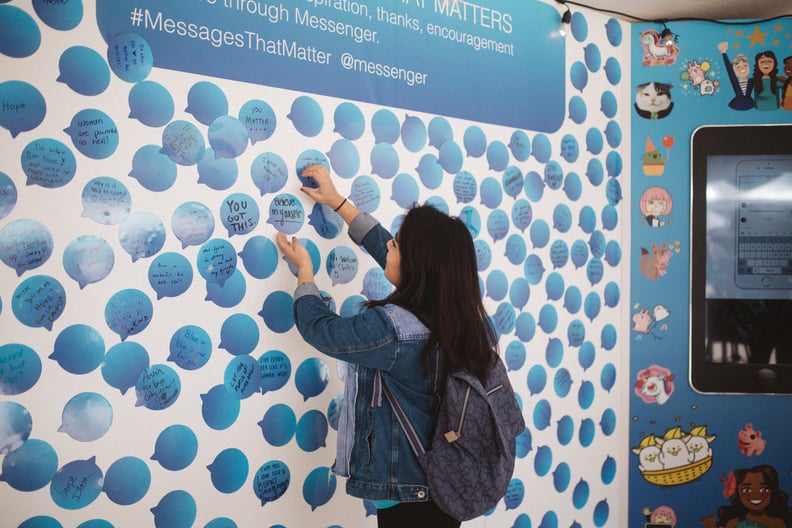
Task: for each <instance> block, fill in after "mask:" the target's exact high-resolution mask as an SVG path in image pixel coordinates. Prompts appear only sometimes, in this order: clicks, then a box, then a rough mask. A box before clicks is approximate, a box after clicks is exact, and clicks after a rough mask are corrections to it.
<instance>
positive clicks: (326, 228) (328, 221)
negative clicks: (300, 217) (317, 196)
mask: <svg viewBox="0 0 792 528" xmlns="http://www.w3.org/2000/svg"><path fill="white" fill-rule="evenodd" d="M308 225H310V226H313V228H314V229H315V230H316V233H317V234H318V235H319V236H321V237H322V238H325V239H328V240H330V239H333V238H336V237H337V236H338V235H340V234H341V232H342V230H343V228H344V219H343V218H341V215H339V214H337V213H335V212H334V211H333V209H332V208H331V207H330V206H327V205H322V204H320V203H319V202H316V203H314V205H313V207H312V208H311V214H309V215H308Z"/></svg>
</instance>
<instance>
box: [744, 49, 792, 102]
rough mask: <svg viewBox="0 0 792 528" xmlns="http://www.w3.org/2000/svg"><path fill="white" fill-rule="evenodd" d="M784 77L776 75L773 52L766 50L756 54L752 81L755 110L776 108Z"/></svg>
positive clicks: (776, 63)
mask: <svg viewBox="0 0 792 528" xmlns="http://www.w3.org/2000/svg"><path fill="white" fill-rule="evenodd" d="M785 79H786V77H783V76H782V77H779V76H778V61H777V59H776V56H775V53H773V52H772V51H770V50H766V51H762V52H760V53H757V54H756V57H755V59H754V71H753V81H752V82H753V94H754V104H755V105H756V109H757V110H778V108H779V105H780V100H781V90H782V88H783V86H784V80H785Z"/></svg>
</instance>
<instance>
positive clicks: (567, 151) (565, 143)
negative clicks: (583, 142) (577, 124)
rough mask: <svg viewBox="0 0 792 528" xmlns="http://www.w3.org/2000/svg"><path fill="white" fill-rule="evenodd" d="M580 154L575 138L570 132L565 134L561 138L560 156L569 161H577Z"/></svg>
mask: <svg viewBox="0 0 792 528" xmlns="http://www.w3.org/2000/svg"><path fill="white" fill-rule="evenodd" d="M579 155H580V146H579V145H578V140H577V138H576V137H575V136H574V135H572V134H565V135H564V137H563V138H561V157H562V158H564V159H565V160H566V161H567V162H569V163H574V162H576V161H577V159H578V156H579Z"/></svg>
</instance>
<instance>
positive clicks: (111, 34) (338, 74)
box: [97, 0, 566, 132]
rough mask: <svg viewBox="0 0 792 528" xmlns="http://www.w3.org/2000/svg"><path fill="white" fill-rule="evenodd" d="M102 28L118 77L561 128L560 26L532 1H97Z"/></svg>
mask: <svg viewBox="0 0 792 528" xmlns="http://www.w3.org/2000/svg"><path fill="white" fill-rule="evenodd" d="M97 19H98V20H97V22H98V25H99V28H100V30H101V32H102V35H103V36H104V38H105V40H106V41H107V42H108V46H109V49H108V60H109V62H110V64H111V66H115V67H116V68H121V69H123V68H124V67H126V68H129V65H130V64H131V62H132V61H133V60H134V59H131V58H130V57H129V56H127V54H129V55H130V56H131V55H136V56H137V58H138V59H142V60H143V61H144V62H145V61H151V62H153V65H155V66H157V67H160V68H166V69H172V70H178V71H185V72H190V73H197V74H202V75H207V76H212V77H219V78H225V79H234V80H239V81H245V82H250V83H255V84H261V85H266V86H273V87H278V88H286V89H290V90H296V91H301V92H307V93H314V94H322V95H329V96H334V97H340V98H344V99H352V100H358V101H364V102H369V103H376V104H381V105H385V106H393V107H398V108H404V109H410V110H416V111H421V112H427V113H431V114H437V115H445V116H449V117H458V118H462V119H468V120H472V121H477V122H483V123H493V124H498V125H504V126H512V127H517V128H525V129H530V130H536V131H541V132H555V131H556V130H558V129H559V128H560V127H561V124H562V122H563V120H564V115H565V97H566V95H565V93H564V86H565V85H566V78H565V69H566V68H565V60H564V57H565V48H564V39H563V38H560V37H558V35H557V29H558V27H559V24H560V16H559V13H558V11H557V10H556V9H555V8H554V7H553V6H550V5H547V4H543V3H540V2H537V1H534V0H523V1H521V2H519V3H517V2H511V1H509V0H487V1H486V2H483V1H482V2H481V5H479V4H476V3H473V2H469V1H463V0H383V1H380V2H370V3H367V2H362V1H355V0H292V1H284V2H265V1H264V0H189V1H186V0H181V1H179V2H176V1H167V0H98V3H97ZM150 66H151V65H150V64H149V67H150ZM116 73H118V70H116ZM122 78H125V80H128V81H130V82H135V81H137V80H141V79H140V78H137V79H136V78H134V76H129V77H123V74H122Z"/></svg>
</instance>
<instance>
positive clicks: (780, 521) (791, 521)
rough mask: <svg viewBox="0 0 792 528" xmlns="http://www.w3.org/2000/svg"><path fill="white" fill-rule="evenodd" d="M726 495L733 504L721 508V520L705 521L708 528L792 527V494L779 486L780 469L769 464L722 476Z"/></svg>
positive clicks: (719, 518)
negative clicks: (791, 496)
mask: <svg viewBox="0 0 792 528" xmlns="http://www.w3.org/2000/svg"><path fill="white" fill-rule="evenodd" d="M721 482H722V483H723V496H724V497H725V498H731V504H729V505H727V506H721V507H720V508H718V516H717V519H716V517H715V516H714V515H710V516H707V517H705V518H704V519H702V520H701V524H702V526H704V528H788V527H789V526H792V510H790V509H789V507H788V505H787V501H788V499H789V496H788V495H787V494H786V493H785V492H784V491H782V490H780V489H778V472H777V471H776V470H775V468H773V467H772V466H768V465H765V464H762V465H759V466H754V467H752V468H748V469H738V470H737V472H736V473H729V474H728V475H727V476H724V477H722V478H721Z"/></svg>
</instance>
